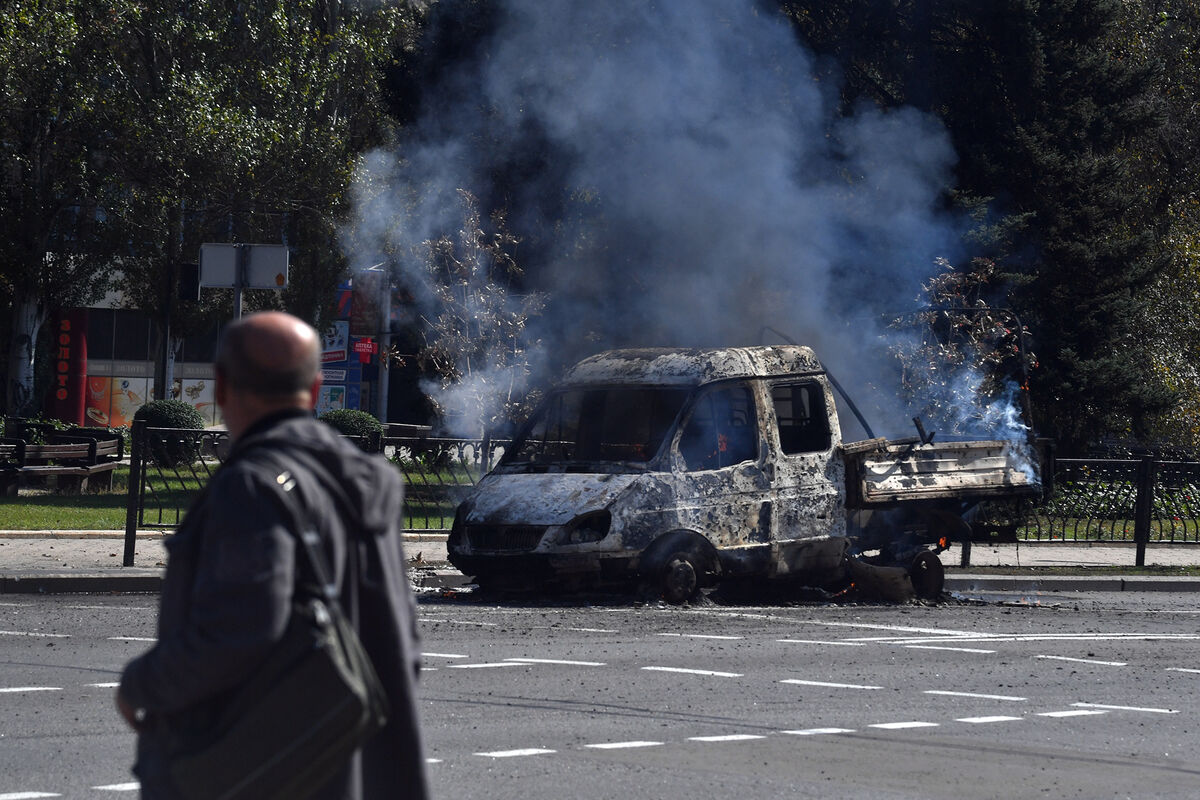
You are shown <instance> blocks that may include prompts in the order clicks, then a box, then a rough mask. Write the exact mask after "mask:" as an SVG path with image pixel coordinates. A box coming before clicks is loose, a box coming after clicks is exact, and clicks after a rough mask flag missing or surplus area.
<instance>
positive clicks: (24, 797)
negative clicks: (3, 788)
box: [0, 792, 62, 800]
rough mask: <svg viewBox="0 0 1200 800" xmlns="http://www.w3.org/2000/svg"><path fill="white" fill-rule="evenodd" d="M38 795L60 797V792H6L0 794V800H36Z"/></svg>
mask: <svg viewBox="0 0 1200 800" xmlns="http://www.w3.org/2000/svg"><path fill="white" fill-rule="evenodd" d="M39 797H62V795H61V794H54V793H53V792H9V793H8V794H0V800H36V798H39Z"/></svg>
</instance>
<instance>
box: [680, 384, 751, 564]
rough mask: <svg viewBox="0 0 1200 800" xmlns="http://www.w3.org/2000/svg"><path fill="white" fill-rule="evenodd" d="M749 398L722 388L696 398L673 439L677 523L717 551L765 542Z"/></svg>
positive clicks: (744, 390) (745, 389)
mask: <svg viewBox="0 0 1200 800" xmlns="http://www.w3.org/2000/svg"><path fill="white" fill-rule="evenodd" d="M765 453H766V448H765V446H764V444H763V442H762V440H761V436H760V426H759V415H758V412H757V409H756V407H755V403H754V394H753V393H752V392H751V390H750V387H749V386H747V385H746V384H745V383H734V384H722V385H718V386H714V387H712V388H710V389H707V390H702V392H701V393H700V394H699V395H698V396H697V397H696V400H695V402H694V403H693V404H692V407H691V410H690V412H689V414H688V416H687V419H686V420H685V421H684V423H683V425H682V427H681V429H680V433H679V437H678V439H677V450H676V454H675V458H676V467H677V468H676V471H675V472H676V480H678V481H679V491H678V493H677V501H678V514H679V524H680V526H681V527H684V528H687V529H689V530H694V531H696V532H698V533H702V534H704V535H705V536H707V537H708V538H709V539H710V540H711V541H712V543H713V544H715V545H716V546H717V547H718V548H724V547H741V546H745V545H752V544H755V543H761V544H763V545H766V544H767V543H768V542H769V539H770V516H771V504H770V502H769V489H770V486H769V483H768V481H767V478H766V475H765V473H764V471H763V463H764V461H763V459H764V456H765Z"/></svg>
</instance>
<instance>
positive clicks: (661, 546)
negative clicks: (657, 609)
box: [448, 345, 1039, 603]
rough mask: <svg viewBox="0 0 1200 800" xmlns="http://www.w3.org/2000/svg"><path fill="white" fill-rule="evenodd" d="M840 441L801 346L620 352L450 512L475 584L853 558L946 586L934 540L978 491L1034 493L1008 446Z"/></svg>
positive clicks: (732, 578)
mask: <svg viewBox="0 0 1200 800" xmlns="http://www.w3.org/2000/svg"><path fill="white" fill-rule="evenodd" d="M932 439H933V437H932V436H928V435H925V434H924V433H923V432H922V435H921V436H919V437H917V438H914V439H907V440H888V439H883V438H876V439H869V440H866V441H854V442H844V441H842V434H841V426H840V425H839V422H838V412H837V406H836V405H835V402H834V394H833V385H832V384H831V382H830V379H829V376H828V375H827V374H826V372H825V370H824V368H823V367H822V365H821V363H820V362H819V361H818V359H817V357H816V355H815V354H814V353H813V351H812V350H811V349H809V348H807V347H800V346H794V345H788V346H767V347H736V348H724V349H712V350H679V349H636V350H615V351H609V352H605V353H601V354H599V355H595V356H592V357H591V358H588V359H585V360H584V361H581V362H579V363H578V364H576V365H575V366H574V367H572V368H571V369H570V370H569V371H568V372H567V374H566V376H565V378H564V380H563V381H562V382H561V383H560V384H559V385H558V386H557V387H556V388H554V389H553V390H552V391H550V392H549V393H548V394H547V396H546V398H545V400H544V401H543V402H542V403H541V404H540V405H539V407H538V408H537V409H536V411H535V412H534V413H533V414H532V415H531V417H530V419H529V420H528V421H527V423H526V424H525V425H524V426H522V428H521V429H520V430H519V431H518V432H517V434H516V436H515V437H514V439H513V441H512V443H511V445H510V446H509V447H508V448H507V449H506V451H505V453H504V456H503V457H502V458H501V459H500V461H499V462H498V464H497V466H496V467H495V468H494V469H493V470H492V471H491V472H489V473H488V474H487V475H486V476H484V478H482V479H481V480H480V482H479V484H478V486H477V487H476V488H475V489H474V491H473V492H472V493H471V494H470V495H469V496H468V497H467V498H466V499H465V500H464V501H463V502H462V503H461V504H460V506H459V507H458V509H457V512H456V515H455V519H454V526H453V529H452V531H451V533H450V536H449V540H448V550H449V557H450V561H451V563H453V564H454V566H455V567H456V568H457V569H458V570H460V571H461V572H463V573H464V574H466V575H468V576H472V577H473V578H474V579H475V580H476V582H477V583H478V584H479V585H480V586H481V587H495V588H499V589H503V588H509V589H521V588H533V587H539V586H545V587H550V586H567V587H588V586H599V585H605V584H619V583H631V582H632V583H637V584H640V585H641V586H642V587H643V588H647V589H649V590H651V591H653V592H654V593H655V594H658V595H660V596H661V597H662V598H663V599H665V600H667V601H668V602H671V603H682V602H686V601H688V600H690V599H692V598H695V597H696V595H697V594H698V593H699V592H700V591H701V590H702V589H704V588H706V587H713V586H715V585H716V584H717V583H718V582H726V581H729V582H742V583H745V582H754V583H759V582H763V581H766V580H776V579H779V580H783V579H791V580H795V581H800V582H802V583H804V584H805V585H809V586H814V587H836V586H838V585H845V583H846V582H847V581H848V580H851V579H853V576H854V575H856V574H861V572H862V569H863V565H864V564H870V565H874V566H876V567H880V568H885V569H895V568H902V570H903V572H902V573H901V574H903V575H907V576H910V577H909V579H910V580H911V584H912V587H913V589H914V590H915V593H916V594H918V595H920V596H924V597H935V596H937V595H938V594H939V593H940V592H941V590H942V580H943V575H942V568H941V567H942V565H941V562H940V561H939V560H938V558H937V555H936V554H937V553H938V552H941V551H942V550H945V549H946V548H947V547H949V545H950V544H951V542H953V541H955V540H958V539H961V538H962V537H963V536H964V535H965V532H966V530H967V524H966V522H964V519H963V515H964V513H965V512H967V511H968V510H969V509H970V508H972V507H973V506H974V505H975V504H977V503H979V502H980V501H981V500H985V499H989V498H992V499H996V498H1013V497H1019V496H1023V495H1032V494H1034V493H1036V492H1037V491H1039V487H1038V482H1037V473H1036V466H1037V465H1036V464H1028V463H1024V462H1025V453H1024V449H1023V448H1022V447H1020V446H1019V444H1017V443H1012V442H1006V441H999V440H996V441H961V442H958V441H940V442H937V443H935V442H934V441H932Z"/></svg>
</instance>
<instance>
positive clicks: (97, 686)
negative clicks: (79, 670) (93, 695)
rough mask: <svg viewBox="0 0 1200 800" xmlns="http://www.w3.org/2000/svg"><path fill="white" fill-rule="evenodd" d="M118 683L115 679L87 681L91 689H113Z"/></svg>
mask: <svg viewBox="0 0 1200 800" xmlns="http://www.w3.org/2000/svg"><path fill="white" fill-rule="evenodd" d="M120 685H121V684H119V683H117V682H116V681H113V682H112V683H89V684H88V686H91V687H92V688H93V689H115V688H117V687H118V686H120Z"/></svg>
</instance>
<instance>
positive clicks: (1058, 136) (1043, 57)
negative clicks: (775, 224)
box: [782, 0, 1171, 452]
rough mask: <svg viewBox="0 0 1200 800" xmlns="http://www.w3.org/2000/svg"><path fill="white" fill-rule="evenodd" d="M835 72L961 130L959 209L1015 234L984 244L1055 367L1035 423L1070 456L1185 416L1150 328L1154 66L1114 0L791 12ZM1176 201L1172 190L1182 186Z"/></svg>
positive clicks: (875, 5)
mask: <svg viewBox="0 0 1200 800" xmlns="http://www.w3.org/2000/svg"><path fill="white" fill-rule="evenodd" d="M782 5H783V7H784V9H785V10H786V12H787V13H788V14H789V16H790V17H791V18H792V19H793V20H794V21H795V24H796V28H797V31H798V32H799V34H800V35H801V37H802V38H804V39H806V40H807V41H809V42H811V43H812V45H813V46H814V47H815V48H816V49H817V51H818V52H819V53H822V54H824V55H826V56H827V57H828V59H827V63H830V64H836V65H837V67H838V69H836V70H834V69H831V70H830V72H831V74H832V73H835V72H836V73H839V74H840V76H841V77H842V78H843V79H844V84H843V89H842V92H843V102H844V103H845V104H847V105H853V104H854V103H857V102H862V101H864V100H868V101H870V102H874V103H877V104H880V105H884V106H894V105H899V104H907V103H913V104H916V105H917V106H918V107H921V108H927V109H929V110H930V111H932V112H933V113H935V114H937V115H938V116H939V117H940V118H941V119H942V120H943V122H944V123H945V125H946V127H947V129H948V130H949V132H950V135H951V138H952V140H953V142H954V145H955V149H956V152H957V154H958V157H959V161H958V165H957V167H956V177H957V182H958V184H957V185H958V196H957V198H956V199H957V200H958V201H959V204H960V206H961V207H963V208H968V209H973V210H975V211H980V210H981V209H984V211H983V217H984V221H985V223H987V224H988V225H989V226H990V228H991V230H992V231H993V232H1000V233H1002V234H1003V235H1001V236H993V237H991V239H990V240H988V241H986V242H984V241H975V242H972V243H971V245H972V248H971V251H970V252H969V255H971V256H986V257H991V258H993V259H994V260H995V261H996V264H997V268H998V276H999V277H1002V278H1007V279H1008V281H1009V287H1008V289H1007V292H1006V294H1007V295H1008V300H1007V302H1003V301H1002V302H996V301H995V300H993V304H995V305H1005V304H1011V305H1012V306H1013V307H1014V308H1015V309H1016V310H1017V311H1018V312H1019V313H1020V315H1021V317H1022V318H1023V319H1024V320H1025V322H1026V323H1027V324H1028V325H1029V327H1030V329H1031V331H1032V333H1033V336H1034V341H1035V344H1036V347H1037V350H1038V352H1039V354H1040V355H1041V368H1040V369H1039V370H1037V371H1036V372H1035V373H1034V375H1033V379H1032V389H1033V398H1034V403H1035V411H1036V412H1037V413H1036V415H1035V421H1036V423H1037V424H1038V426H1039V430H1040V432H1042V433H1046V434H1048V435H1052V436H1055V437H1056V438H1058V439H1059V440H1060V443H1061V445H1062V447H1063V449H1064V451H1065V452H1078V451H1080V450H1083V449H1084V448H1085V447H1086V446H1087V444H1088V443H1089V442H1092V441H1095V440H1096V439H1097V438H1099V437H1100V436H1101V435H1102V434H1104V433H1106V432H1110V431H1123V430H1129V429H1135V428H1137V427H1139V426H1143V425H1144V423H1145V422H1146V421H1147V420H1148V419H1150V418H1151V417H1152V415H1153V414H1155V413H1157V412H1159V411H1161V410H1163V409H1165V408H1167V407H1169V406H1170V404H1171V393H1170V392H1169V391H1168V389H1167V388H1166V387H1165V386H1164V384H1163V381H1162V380H1161V379H1160V377H1159V375H1158V374H1156V373H1155V371H1154V370H1153V369H1152V367H1151V363H1152V362H1151V359H1150V353H1149V350H1148V346H1147V345H1148V342H1147V341H1146V338H1145V337H1144V336H1142V335H1141V333H1140V321H1141V320H1142V319H1143V316H1142V315H1143V311H1144V307H1145V303H1146V300H1147V295H1146V290H1147V287H1148V286H1149V285H1150V284H1151V283H1152V282H1153V281H1154V279H1155V278H1156V276H1157V275H1159V274H1161V273H1162V271H1163V270H1164V269H1165V267H1166V265H1167V263H1168V259H1166V258H1165V257H1164V256H1163V254H1162V252H1161V250H1159V249H1158V248H1157V247H1156V243H1157V242H1158V241H1160V240H1161V238H1162V237H1163V235H1164V230H1163V228H1162V226H1161V221H1162V217H1161V215H1160V214H1159V211H1160V209H1161V207H1162V203H1163V201H1164V199H1166V198H1164V196H1163V195H1162V194H1161V193H1158V192H1146V191H1145V189H1144V187H1145V186H1146V185H1147V182H1154V179H1155V175H1156V173H1157V171H1158V169H1159V165H1158V164H1157V163H1155V162H1154V161H1153V160H1147V159H1139V158H1136V157H1134V155H1133V154H1137V153H1145V152H1151V151H1153V150H1155V149H1156V148H1157V147H1158V146H1159V145H1158V143H1157V137H1158V136H1159V133H1160V131H1161V130H1162V124H1163V118H1162V116H1161V114H1160V113H1159V110H1158V109H1157V108H1156V105H1155V102H1154V92H1155V88H1154V82H1153V79H1154V75H1155V64H1154V63H1153V62H1152V60H1147V59H1142V60H1140V61H1139V60H1135V59H1130V58H1127V57H1123V54H1122V52H1121V49H1120V47H1119V44H1120V43H1121V41H1122V37H1123V31H1122V28H1121V23H1122V21H1123V19H1124V18H1123V16H1122V13H1123V12H1122V7H1121V4H1120V3H1119V2H1116V0H1004V1H1003V2H998V3H985V4H980V3H974V2H971V1H970V0H850V1H849V2H843V3H836V4H833V6H832V7H830V6H829V4H825V3H816V2H810V1H809V0H803V1H801V2H791V1H789V2H783V3H782ZM1168 193H1169V191H1168Z"/></svg>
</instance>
